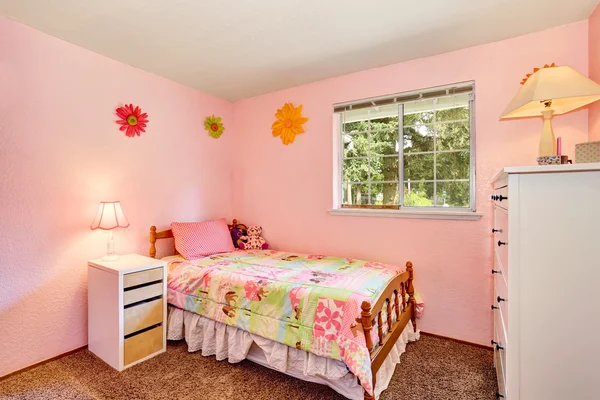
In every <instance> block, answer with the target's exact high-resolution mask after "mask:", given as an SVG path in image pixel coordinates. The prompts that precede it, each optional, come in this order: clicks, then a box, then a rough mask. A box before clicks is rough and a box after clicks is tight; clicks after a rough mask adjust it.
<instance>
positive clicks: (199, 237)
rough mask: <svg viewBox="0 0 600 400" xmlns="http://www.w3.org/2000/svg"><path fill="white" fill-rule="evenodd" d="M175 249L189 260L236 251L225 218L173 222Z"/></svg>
mask: <svg viewBox="0 0 600 400" xmlns="http://www.w3.org/2000/svg"><path fill="white" fill-rule="evenodd" d="M171 230H172V231H173V237H174V238H175V249H177V252H178V253H179V254H181V255H182V256H183V257H184V258H186V259H187V260H191V259H195V258H202V257H206V256H210V255H211V254H217V253H226V252H228V251H234V250H235V247H234V246H233V242H232V241H231V235H230V234H229V227H227V222H226V221H225V218H221V219H215V220H213V221H204V222H173V223H172V224H171Z"/></svg>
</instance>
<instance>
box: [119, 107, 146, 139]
mask: <svg viewBox="0 0 600 400" xmlns="http://www.w3.org/2000/svg"><path fill="white" fill-rule="evenodd" d="M117 115H118V116H119V118H120V119H119V120H117V124H119V125H121V126H120V127H119V130H120V131H125V135H126V136H127V137H135V136H136V135H137V136H140V134H141V133H142V132H146V129H145V128H146V124H147V123H148V114H146V113H142V109H141V108H139V107H138V106H135V108H134V107H133V104H125V106H123V107H119V108H117Z"/></svg>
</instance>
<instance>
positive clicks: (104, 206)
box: [90, 201, 129, 231]
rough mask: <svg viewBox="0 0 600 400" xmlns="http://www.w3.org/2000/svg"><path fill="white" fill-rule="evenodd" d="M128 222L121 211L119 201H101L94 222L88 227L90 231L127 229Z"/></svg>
mask: <svg viewBox="0 0 600 400" xmlns="http://www.w3.org/2000/svg"><path fill="white" fill-rule="evenodd" d="M128 226H129V222H128V221H127V218H125V214H123V210H122V209H121V202H119V201H101V202H100V207H98V213H97V214H96V218H94V222H92V225H90V228H92V230H94V229H104V230H105V231H108V230H111V229H115V228H127V227H128Z"/></svg>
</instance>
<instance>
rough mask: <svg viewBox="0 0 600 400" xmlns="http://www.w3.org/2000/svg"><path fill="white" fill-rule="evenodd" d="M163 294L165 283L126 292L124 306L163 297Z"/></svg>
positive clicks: (124, 293)
mask: <svg viewBox="0 0 600 400" xmlns="http://www.w3.org/2000/svg"><path fill="white" fill-rule="evenodd" d="M162 294H163V283H162V282H158V283H153V284H151V285H148V286H142V287H138V288H136V289H131V290H125V291H124V292H123V305H124V306H128V305H129V304H133V303H137V302H139V301H143V300H147V299H150V298H152V297H156V296H161V295H162Z"/></svg>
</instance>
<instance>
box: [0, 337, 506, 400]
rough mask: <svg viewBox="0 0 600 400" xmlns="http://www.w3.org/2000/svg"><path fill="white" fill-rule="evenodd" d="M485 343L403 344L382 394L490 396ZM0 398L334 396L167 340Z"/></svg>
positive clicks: (49, 373) (33, 373)
mask: <svg viewBox="0 0 600 400" xmlns="http://www.w3.org/2000/svg"><path fill="white" fill-rule="evenodd" d="M492 357H493V353H492V351H490V350H485V349H480V348H477V347H474V346H469V345H465V344H460V343H456V342H453V341H449V340H444V339H440V338H436V337H431V336H424V335H423V336H422V337H421V340H419V341H418V342H416V343H411V344H409V345H408V346H407V350H406V353H404V355H402V358H401V363H400V364H399V365H398V367H397V368H396V372H395V374H394V377H393V378H392V381H391V383H390V386H389V388H388V389H387V390H386V391H385V392H384V393H383V394H382V396H381V400H392V399H402V400H417V399H419V400H420V399H426V400H438V399H439V400H442V399H443V400H449V399H457V400H459V399H460V400H463V399H464V400H476V399H494V398H495V393H496V390H497V386H496V380H495V372H494V365H493V359H492ZM0 399H2V400H8V399H11V400H13V399H19V400H20V399H23V400H26V399H27V400H29V399H42V400H50V399H56V400H58V399H69V400H71V399H74V400H79V399H81V400H91V399H131V400H138V399H139V400H162V399H165V400H167V399H168V400H174V399H178V400H192V399H194V400H197V399H219V400H220V399H226V400H248V399H251V400H262V399H277V400H284V399H313V400H317V399H318V400H321V399H335V400H337V399H340V400H342V399H343V397H342V396H340V395H338V394H337V393H336V392H334V391H333V390H331V389H329V388H328V387H326V386H322V385H318V384H314V383H309V382H304V381H301V380H298V379H294V378H291V377H288V376H287V375H284V374H282V373H279V372H275V371H272V370H270V369H268V368H264V367H262V366H260V365H257V364H254V363H252V362H250V361H243V362H241V363H239V364H229V363H228V362H227V361H221V362H219V361H216V359H215V358H214V357H202V355H200V354H199V353H188V352H187V346H186V345H185V343H184V342H169V346H168V349H167V352H166V353H163V354H161V355H159V356H157V357H154V358H152V359H150V360H147V361H145V362H143V363H141V364H138V365H136V366H134V367H132V368H130V369H127V370H125V371H124V372H122V373H119V372H116V371H115V370H113V369H112V368H111V367H109V366H108V365H106V364H105V363H104V362H103V361H102V360H100V359H99V358H97V357H96V356H94V355H93V354H92V353H90V352H89V351H88V350H81V351H79V352H76V353H73V354H70V355H68V356H65V357H62V358H59V359H57V360H54V361H50V362H48V363H46V364H42V365H40V366H38V367H35V368H32V369H30V370H26V371H24V372H21V373H19V374H15V375H12V376H10V377H8V378H6V379H3V380H0Z"/></svg>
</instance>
